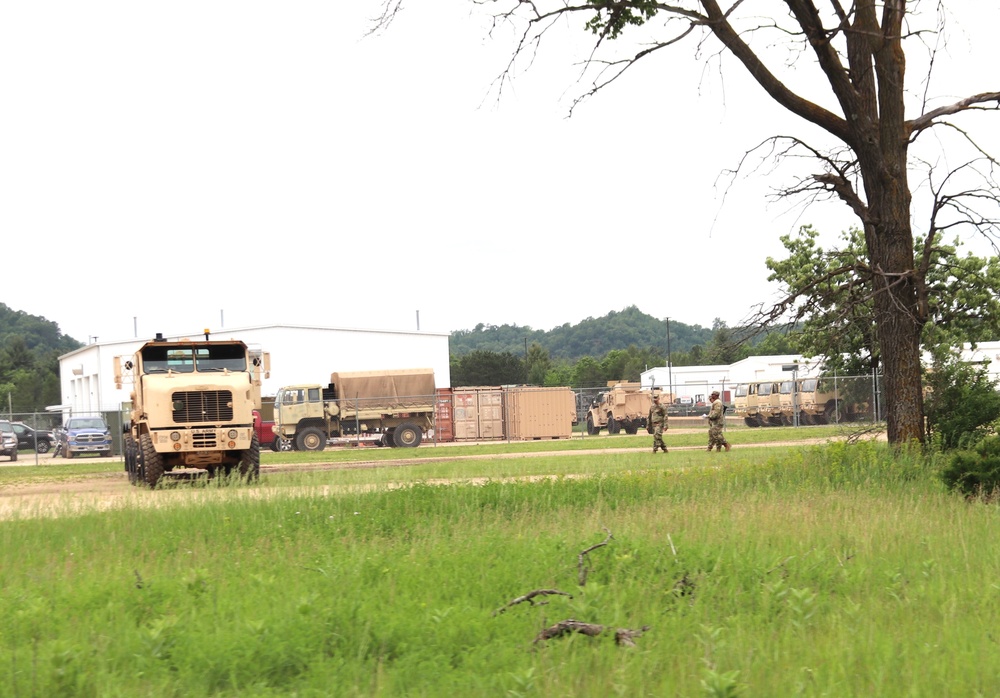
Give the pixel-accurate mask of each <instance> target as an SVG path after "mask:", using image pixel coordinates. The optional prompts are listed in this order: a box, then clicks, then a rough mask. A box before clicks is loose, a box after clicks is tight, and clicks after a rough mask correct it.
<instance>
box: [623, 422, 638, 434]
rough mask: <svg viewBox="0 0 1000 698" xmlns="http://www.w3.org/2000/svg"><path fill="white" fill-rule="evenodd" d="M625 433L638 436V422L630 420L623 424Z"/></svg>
mask: <svg viewBox="0 0 1000 698" xmlns="http://www.w3.org/2000/svg"><path fill="white" fill-rule="evenodd" d="M625 433H626V434H638V433H639V420H637V419H630V420H629V421H627V422H625Z"/></svg>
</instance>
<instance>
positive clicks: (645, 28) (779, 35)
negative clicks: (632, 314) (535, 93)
mask: <svg viewBox="0 0 1000 698" xmlns="http://www.w3.org/2000/svg"><path fill="white" fill-rule="evenodd" d="M473 2H474V3H475V4H477V5H486V6H488V7H493V8H495V9H494V12H493V19H494V22H495V23H502V24H512V25H514V26H515V27H517V28H518V33H519V38H518V39H517V41H516V44H515V48H514V51H515V58H516V57H517V56H518V55H519V54H520V53H521V51H525V52H527V53H530V54H531V59H532V60H530V61H528V62H529V63H533V62H534V59H535V58H536V57H537V53H535V52H536V51H537V50H538V46H539V45H540V44H545V45H548V43H549V42H548V41H543V39H546V40H547V39H548V38H549V32H558V31H560V30H563V29H565V28H567V27H580V26H581V25H582V26H583V27H584V28H585V30H586V31H589V32H590V33H591V35H592V36H593V46H592V48H591V50H590V51H589V52H588V53H587V58H586V59H585V61H584V64H583V67H582V70H583V77H582V80H583V81H587V82H591V86H590V87H589V88H588V89H586V93H585V94H584V95H583V96H581V97H580V99H584V98H586V97H589V96H591V95H594V94H595V93H597V92H599V91H601V90H603V89H604V88H605V87H607V86H610V85H614V84H620V81H619V78H621V77H622V75H623V74H624V73H625V72H626V71H628V70H629V69H630V68H632V67H634V66H635V65H636V64H638V63H639V62H640V61H643V64H644V65H645V64H646V62H648V61H651V60H656V59H657V58H660V57H662V56H665V55H668V54H669V50H670V49H671V48H672V47H674V46H675V45H678V44H679V43H681V42H682V41H683V40H685V39H690V40H691V41H693V42H695V44H696V46H697V50H698V51H699V52H701V51H702V50H704V47H705V46H706V45H708V44H709V42H710V40H714V42H715V45H716V46H719V47H720V49H721V52H722V53H726V54H728V55H729V56H731V57H732V58H735V60H736V62H737V63H738V64H739V65H740V66H742V69H744V70H745V73H743V75H744V79H745V80H747V81H749V82H754V83H756V84H757V85H759V86H760V87H761V88H762V89H763V92H762V93H758V94H766V95H767V98H768V99H769V100H770V101H772V102H774V103H776V104H777V105H778V106H779V107H781V108H782V109H784V110H785V111H787V112H788V113H789V114H791V115H793V116H794V117H796V118H797V119H798V120H799V123H800V125H801V127H802V128H801V130H802V133H803V134H806V133H808V134H809V138H811V139H813V140H812V142H810V141H808V140H806V136H805V135H798V134H793V135H790V136H785V135H780V136H774V137H773V138H771V139H768V141H767V142H765V143H764V144H762V145H761V146H760V147H761V148H762V150H761V151H760V152H761V153H763V156H764V157H768V156H770V155H774V156H775V157H776V158H777V160H778V164H779V165H780V164H785V163H787V164H789V165H792V166H794V165H797V164H799V163H802V162H803V161H804V159H805V158H808V159H809V161H810V162H811V163H813V166H814V168H815V169H814V170H813V172H812V174H808V175H803V174H802V170H801V169H797V170H796V171H795V172H794V174H792V179H791V182H790V183H789V184H788V185H786V186H784V187H780V188H778V194H779V196H787V197H792V196H804V197H805V199H806V201H809V200H812V199H816V198H837V199H839V200H840V201H841V202H842V203H844V204H845V205H846V206H848V207H849V208H850V210H851V211H852V212H853V213H854V214H855V216H856V217H857V219H858V221H859V222H860V224H861V227H862V230H863V232H864V241H865V246H864V257H865V259H866V261H867V267H868V276H869V283H870V286H871V295H872V320H873V323H874V333H875V336H876V339H877V342H878V346H879V353H880V355H881V361H882V365H883V375H884V378H883V388H884V394H885V398H886V402H887V405H888V410H887V414H888V422H887V426H888V437H889V441H890V442H892V443H903V442H907V441H909V440H911V439H912V440H918V441H922V440H923V438H924V431H923V395H922V392H921V388H920V376H921V364H920V338H921V331H922V328H923V326H924V324H926V322H927V320H928V315H927V312H928V308H929V306H930V300H931V299H930V297H929V295H928V284H927V283H926V265H925V264H924V262H925V261H926V259H927V254H929V250H930V247H931V246H932V244H933V243H932V241H933V240H934V239H935V237H936V236H937V235H938V234H939V232H940V231H941V230H943V229H947V228H949V227H951V226H954V225H957V224H969V225H973V226H980V227H985V228H987V229H990V230H993V231H994V232H995V231H996V228H997V221H996V220H995V219H990V218H988V217H987V216H983V215H981V214H978V213H977V209H981V208H987V209H989V207H990V206H995V205H996V204H997V202H998V190H997V187H996V185H995V182H994V180H993V169H992V168H993V166H994V165H995V162H996V160H995V159H994V158H993V157H990V156H988V155H986V154H985V153H984V152H983V149H982V147H981V146H979V145H978V144H977V143H975V141H974V140H972V137H971V135H970V131H969V130H968V128H967V127H966V126H965V125H962V124H960V123H959V122H960V121H961V117H962V116H963V115H964V114H965V113H968V112H970V111H982V110H984V109H995V108H997V106H998V105H1000V92H996V91H990V92H981V93H978V94H973V95H970V96H967V97H965V98H963V99H959V100H957V101H955V100H953V99H952V98H950V97H949V98H948V99H946V100H944V99H935V98H934V95H932V94H929V86H930V85H931V84H932V81H931V80H930V75H929V74H928V75H925V76H922V77H923V79H924V80H925V83H924V86H923V87H922V88H920V89H914V86H913V85H908V83H907V80H906V65H907V50H908V48H909V47H910V46H911V45H912V46H914V48H916V49H917V50H921V49H922V50H924V51H926V52H927V61H926V63H925V64H926V65H929V66H931V67H934V66H936V65H939V64H940V62H942V61H943V60H945V59H946V57H947V56H946V54H945V52H943V51H939V50H938V49H939V48H940V46H939V45H938V43H937V42H934V41H931V40H929V38H928V37H929V35H930V34H932V33H934V32H935V31H937V30H940V29H941V28H942V25H941V22H942V21H943V19H942V18H943V17H945V16H946V15H945V13H944V12H941V13H938V14H937V15H934V14H931V13H925V14H920V13H918V12H917V9H916V8H917V7H918V6H919V3H918V2H917V1H916V0H910V2H907V0H856V2H854V3H850V4H844V3H841V2H831V3H829V5H825V4H824V5H823V6H822V7H820V6H818V5H817V3H816V2H815V0H783V1H778V0H771V2H765V0H760V1H759V2H755V3H744V2H733V3H731V5H730V6H729V7H727V8H723V7H722V6H721V5H720V4H719V2H718V1H717V0H677V2H674V3H660V2H655V0H584V2H580V3H566V2H563V0H535V1H534V2H500V1H497V2H486V1H481V0H473ZM403 3H404V0H383V3H382V10H381V14H380V19H379V20H377V24H376V27H382V28H385V27H386V26H387V25H388V24H389V23H391V21H392V19H393V18H394V17H396V16H398V15H399V12H400V10H401V8H402V6H403ZM911 8H912V11H911ZM576 17H582V18H583V20H584V21H572V18H576ZM761 18H766V21H765V20H763V19H761ZM927 18H930V20H929V22H928V21H926V20H927ZM626 37H628V38H626ZM632 37H634V43H631V42H630V41H629V39H632ZM775 47H781V48H783V49H787V50H788V51H789V52H790V54H791V55H794V58H795V60H788V55H789V53H785V52H784V51H782V50H778V51H775V50H774V49H775ZM956 55H957V53H956ZM807 57H808V58H809V59H811V60H807ZM911 62H914V63H915V61H911ZM720 63H721V59H720ZM520 64H521V62H520V61H517V60H513V59H512V60H510V62H509V64H508V65H509V67H508V69H507V71H506V72H505V73H504V74H503V75H502V76H501V78H500V79H499V81H498V84H499V85H500V86H501V87H502V86H503V85H505V84H506V83H507V81H508V80H509V79H511V78H512V77H513V71H514V70H515V69H516V67H517V66H518V65H520ZM797 85H802V86H807V87H808V92H805V91H804V90H803V92H801V93H800V92H797V91H796V90H795V89H793V86H797ZM806 94H808V97H807V96H806ZM914 97H915V98H914ZM578 102H579V100H577V102H575V103H574V106H575V104H576V103H578ZM908 109H910V110H911V111H912V112H914V115H912V116H909V117H908V116H907V110H908ZM938 126H940V127H941V128H936V127H938ZM932 131H933V132H934V136H936V138H935V140H934V141H933V142H931V143H927V141H928V139H927V138H921V137H922V136H923V135H924V134H927V133H930V132H932ZM952 135H954V136H955V139H954V140H949V137H950V136H952ZM918 141H919V142H920V144H921V145H924V144H926V146H927V147H928V148H935V147H939V148H940V149H942V150H943V149H945V148H946V149H947V161H948V162H958V163H959V164H958V166H957V167H956V168H955V169H953V170H951V171H950V172H946V173H944V174H943V176H941V175H940V174H939V173H938V172H936V171H935V169H934V167H935V165H933V164H929V163H934V162H936V161H939V159H938V158H936V157H928V155H929V153H926V154H925V153H918V152H913V153H911V148H912V147H913V146H914V145H915V144H916V143H917V142H918ZM750 160H751V158H750V157H745V158H744V159H743V162H748V163H749V161H750ZM738 171H739V169H738V170H737V172H738ZM917 171H922V172H923V173H924V177H925V180H926V182H927V184H928V186H927V191H928V192H929V194H930V195H931V196H932V198H933V203H932V205H931V206H930V207H929V211H930V216H929V221H928V222H927V225H925V226H922V228H923V230H925V231H926V233H924V237H923V238H922V240H921V241H920V245H919V246H920V247H922V248H923V249H924V250H925V254H924V255H923V256H922V257H921V258H920V260H919V261H917V262H916V263H915V261H914V257H913V249H914V245H915V242H918V241H916V240H915V239H914V231H913V223H912V221H913V219H914V214H915V211H914V210H913V206H912V194H911V185H910V181H909V178H910V176H911V173H912V172H917ZM953 175H954V176H953ZM602 350H603V349H602Z"/></svg>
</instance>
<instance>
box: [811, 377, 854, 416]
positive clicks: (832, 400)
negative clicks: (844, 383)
mask: <svg viewBox="0 0 1000 698" xmlns="http://www.w3.org/2000/svg"><path fill="white" fill-rule="evenodd" d="M798 397H799V402H800V404H801V405H802V412H801V420H802V423H803V424H834V423H836V422H838V421H846V420H847V419H853V418H854V414H853V412H854V410H848V409H846V407H847V406H846V405H844V404H842V403H841V401H840V398H839V396H838V395H837V391H836V389H835V387H834V385H833V381H832V380H830V379H826V378H802V379H801V380H800V381H799V396H798Z"/></svg>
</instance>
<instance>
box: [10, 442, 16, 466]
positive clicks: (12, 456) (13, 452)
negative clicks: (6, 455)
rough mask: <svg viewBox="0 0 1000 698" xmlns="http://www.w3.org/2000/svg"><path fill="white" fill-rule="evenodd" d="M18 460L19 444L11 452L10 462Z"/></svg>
mask: <svg viewBox="0 0 1000 698" xmlns="http://www.w3.org/2000/svg"><path fill="white" fill-rule="evenodd" d="M16 460H17V446H14V450H13V451H11V452H10V462H11V463H13V462H15V461H16Z"/></svg>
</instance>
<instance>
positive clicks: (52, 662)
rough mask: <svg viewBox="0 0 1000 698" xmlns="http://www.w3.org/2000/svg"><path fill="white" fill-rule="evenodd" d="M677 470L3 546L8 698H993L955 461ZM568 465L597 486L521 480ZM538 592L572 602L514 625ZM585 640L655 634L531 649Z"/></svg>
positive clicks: (979, 542) (596, 458)
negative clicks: (552, 633) (581, 625)
mask: <svg viewBox="0 0 1000 698" xmlns="http://www.w3.org/2000/svg"><path fill="white" fill-rule="evenodd" d="M737 455H738V454H737V451H735V450H734V451H733V452H732V453H730V454H728V456H737ZM671 457H672V454H669V455H668V457H667V458H660V459H654V457H653V456H652V454H649V455H648V457H646V455H645V454H643V456H642V457H639V456H637V455H632V454H598V455H586V454H576V455H573V456H562V457H552V458H541V457H539V458H531V459H523V460H520V461H518V463H519V464H520V465H521V466H523V467H524V468H527V470H526V471H523V472H520V473H519V472H516V468H515V467H514V466H511V465H510V464H509V463H504V464H503V465H502V466H499V467H501V468H502V469H503V471H504V473H505V474H504V475H500V474H499V473H498V474H495V475H488V476H487V477H486V479H485V480H476V481H475V482H474V483H473V482H467V483H460V484H433V483H432V481H431V480H430V479H429V478H426V477H422V476H420V474H419V473H418V472H417V471H416V470H415V469H413V468H406V469H382V470H380V471H327V472H325V473H323V474H322V477H323V480H322V481H319V480H313V479H312V478H315V477H318V476H317V475H316V474H311V475H310V476H309V477H308V478H298V479H296V477H295V476H293V475H281V476H275V477H274V478H271V477H264V478H263V479H262V482H261V484H260V485H259V486H257V487H251V488H246V487H232V488H227V487H221V488H216V487H214V486H213V487H209V488H205V489H201V488H195V490H194V491H189V490H191V489H192V488H190V487H188V488H185V487H184V486H178V487H176V488H174V490H173V491H171V490H168V491H155V492H143V491H139V492H137V493H135V496H134V497H133V498H131V499H128V500H127V501H126V502H125V503H123V504H122V505H121V506H120V507H118V508H115V509H112V510H110V511H105V512H96V511H95V512H84V513H82V514H79V515H76V516H72V517H69V516H67V517H63V518H56V519H34V518H24V519H20V520H11V521H6V522H2V523H0V546H2V547H0V550H2V551H3V552H2V566H0V590H2V592H0V693H2V695H4V696H53V695H59V696H136V695H142V696H229V695H232V696H237V695H238V696H285V695H295V696H329V695H334V696H444V695H448V696H450V695H473V696H504V695H509V696H520V695H524V696H531V695H539V696H541V695H546V696H550V695H557V696H602V697H603V696H609V695H628V696H664V695H670V696H695V695H719V696H723V695H739V694H743V695H747V696H789V695H808V696H819V695H837V696H862V695H863V696H870V695H878V696H943V695H956V696H957V695H962V696H966V695H994V694H996V692H997V689H996V685H997V684H996V678H997V676H998V673H1000V657H998V652H997V646H996V642H997V640H996V631H995V628H996V626H997V621H998V620H1000V613H998V603H1000V598H998V596H1000V551H997V549H996V546H995V545H994V541H995V540H996V539H997V536H998V533H1000V518H998V516H997V509H996V508H995V507H992V506H985V505H982V504H970V503H967V502H965V501H964V500H962V499H961V498H960V497H957V496H953V495H949V494H947V493H946V492H944V490H943V488H942V487H941V485H940V483H939V481H938V480H937V479H936V477H935V470H936V464H935V463H933V462H930V461H928V460H925V459H924V458H923V457H921V456H919V455H917V454H912V453H906V452H901V453H895V452H892V451H890V450H889V449H888V448H886V447H884V446H880V445H876V444H858V445H855V446H847V445H844V444H834V445H830V446H825V447H814V448H807V449H798V450H795V449H791V448H789V449H788V450H786V451H785V452H780V453H777V454H775V453H774V452H768V451H765V450H752V449H746V450H745V453H743V454H742V455H739V457H733V458H727V457H723V458H720V457H719V455H718V454H701V453H699V454H694V453H692V454H691V455H690V458H689V459H688V460H686V461H685V462H683V463H681V462H680V459H672V458H671ZM619 459H626V460H627V461H628V464H627V467H620V466H617V465H616V461H618V460H619ZM568 460H571V461H573V462H575V464H576V465H577V466H579V467H581V468H586V469H587V470H588V472H589V475H588V476H586V477H569V473H563V474H559V473H558V472H555V473H554V474H553V475H552V477H546V478H543V479H538V480H525V479H523V477H522V476H523V475H525V474H526V473H527V472H529V471H530V472H535V473H537V472H539V471H541V472H545V471H553V472H554V471H559V470H561V469H562V468H563V467H564V464H565V463H566V462H567V461H568ZM497 464H498V462H494V463H492V466H497ZM492 466H490V465H486V464H481V465H480V466H479V467H481V468H483V469H485V470H489V468H490V467H492ZM359 473H360V474H362V475H364V478H365V479H363V480H359V479H356V478H358V477H359ZM470 475H471V473H470ZM519 477H522V479H519ZM352 478H354V479H352ZM257 495H266V496H257ZM150 501H158V502H160V503H163V502H169V503H174V502H177V503H180V502H185V501H189V502H191V503H189V505H188V506H160V507H150V506H148V504H149V503H150ZM608 532H610V533H611V534H612V536H613V538H611V539H610V541H608V545H606V546H604V547H600V548H596V549H594V550H593V551H591V552H590V553H588V554H587V555H586V556H585V557H584V566H585V570H586V583H585V584H584V585H583V586H579V585H578V580H579V576H580V572H581V566H580V565H581V563H580V553H581V551H583V550H585V549H586V548H588V547H590V546H593V545H595V544H597V543H600V542H603V541H604V540H605V539H606V537H607V535H608ZM538 589H557V590H560V591H563V592H566V593H569V594H572V598H570V597H568V596H558V595H552V596H546V597H544V598H542V597H539V598H538V599H536V600H537V601H540V602H539V603H535V604H531V603H521V604H517V605H514V606H512V607H510V608H508V609H507V610H506V611H505V612H503V613H500V614H495V612H496V611H497V610H498V609H500V608H501V607H503V606H505V604H507V603H508V602H510V601H511V600H512V599H515V598H516V597H518V596H520V595H523V594H526V593H528V592H529V591H532V590H538ZM546 602H547V603H546ZM568 618H574V619H576V620H579V621H584V622H589V623H597V624H601V625H605V626H608V627H609V628H610V629H611V630H613V629H615V628H619V627H623V628H630V629H637V628H641V627H643V626H649V629H648V631H647V632H646V633H645V634H643V635H642V636H641V637H639V638H637V640H636V643H637V646H636V647H632V648H627V647H619V646H616V645H615V643H614V642H613V640H612V638H611V634H610V633H605V634H602V635H600V636H598V637H593V638H592V637H586V636H583V635H571V636H566V637H560V638H556V639H552V640H549V641H547V642H539V643H534V642H533V640H534V639H535V637H536V636H537V635H538V633H539V632H540V631H541V630H542V629H543V628H544V627H546V626H548V625H552V624H554V623H556V622H558V621H561V620H565V619H568Z"/></svg>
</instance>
